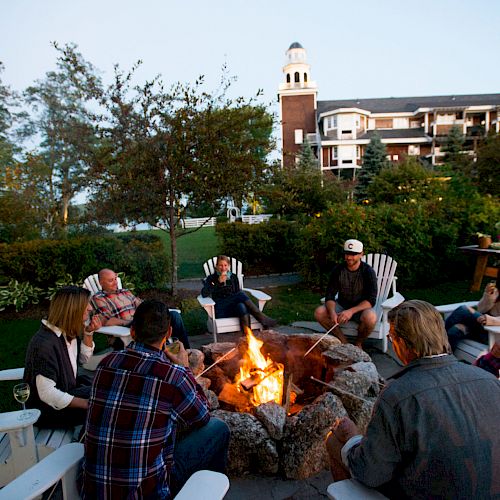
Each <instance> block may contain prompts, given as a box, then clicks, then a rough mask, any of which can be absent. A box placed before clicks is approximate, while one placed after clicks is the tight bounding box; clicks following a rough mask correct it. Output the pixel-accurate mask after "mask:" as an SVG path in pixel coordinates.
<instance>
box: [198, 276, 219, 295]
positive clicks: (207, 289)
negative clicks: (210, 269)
mask: <svg viewBox="0 0 500 500" xmlns="http://www.w3.org/2000/svg"><path fill="white" fill-rule="evenodd" d="M216 286H217V275H216V274H211V275H210V276H208V277H207V278H205V281H204V282H203V288H202V289H201V296H202V297H210V296H211V295H212V292H213V291H214V289H215V287H216Z"/></svg>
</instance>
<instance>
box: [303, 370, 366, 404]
mask: <svg viewBox="0 0 500 500" xmlns="http://www.w3.org/2000/svg"><path fill="white" fill-rule="evenodd" d="M311 380H314V382H318V383H319V384H322V385H326V386H327V387H329V388H330V389H332V390H333V391H336V392H340V394H344V395H345V396H350V397H351V398H356V399H359V400H360V401H363V403H370V404H371V403H372V402H371V401H368V399H365V398H362V397H361V396H356V394H353V393H352V392H349V391H344V389H339V388H338V387H335V386H333V385H330V384H327V383H326V382H323V381H322V380H320V379H318V378H315V377H313V376H312V375H311Z"/></svg>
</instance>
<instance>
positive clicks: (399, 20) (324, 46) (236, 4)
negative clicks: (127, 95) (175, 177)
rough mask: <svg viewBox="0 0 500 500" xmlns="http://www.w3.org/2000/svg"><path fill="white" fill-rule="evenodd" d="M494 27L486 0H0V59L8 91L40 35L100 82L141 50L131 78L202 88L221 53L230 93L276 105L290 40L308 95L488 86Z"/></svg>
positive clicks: (41, 70) (37, 70) (495, 13)
mask: <svg viewBox="0 0 500 500" xmlns="http://www.w3.org/2000/svg"><path fill="white" fill-rule="evenodd" d="M499 27H500V2H499V1H497V0H475V1H474V2H472V1H464V0H420V1H418V2H408V1H401V0H398V1H392V0H381V1H378V2H374V1H372V0H358V1H356V2H344V1H342V2H341V1H335V0H328V1H316V2H311V3H306V2H299V1H295V0H288V1H284V0H283V1H272V0H267V1H263V0H254V1H253V2H248V1H240V0H231V1H225V0H224V1H218V2H216V1H214V2H207V1H201V0H194V1H188V0H185V1H182V2H181V1H172V0H170V1H168V0H164V1H159V0H150V1H148V0H145V1H143V2H138V1H136V0H134V1H131V0H120V1H117V0H100V1H95V0H85V1H83V0H72V1H70V2H68V1H67V0H47V1H39V0H19V1H16V2H14V1H10V2H4V3H3V5H2V15H1V17H0V40H1V42H0V47H1V50H0V60H1V61H2V62H3V63H4V65H5V71H4V73H3V75H2V80H3V82H4V83H5V84H7V85H10V86H12V87H13V88H14V89H16V90H22V89H24V88H25V87H26V86H28V85H30V84H31V83H32V82H33V81H34V80H35V79H40V78H43V76H44V74H45V72H47V71H49V70H51V69H54V68H55V60H56V51H55V49H54V48H53V47H52V46H51V44H50V42H51V41H57V42H59V43H60V44H64V43H67V42H74V43H76V44H77V45H78V47H79V50H80V52H81V53H82V54H83V56H84V57H85V58H86V59H87V60H88V61H90V62H91V63H93V64H94V66H96V67H97V68H98V69H99V70H100V72H101V76H102V77H103V79H104V81H107V82H109V81H110V79H111V75H112V73H113V65H114V64H115V63H119V64H120V66H121V67H122V68H124V69H128V68H130V67H131V65H132V64H133V63H134V62H135V61H136V60H138V59H142V60H143V61H144V64H143V67H142V69H141V70H140V72H139V74H138V79H139V80H138V81H139V82H140V83H142V82H144V81H145V80H146V79H148V78H151V77H153V76H154V75H156V74H158V73H160V74H162V75H163V78H164V80H165V81H166V82H167V83H174V82H176V81H182V82H186V81H191V82H192V81H194V80H195V78H196V77H197V76H198V75H200V74H204V75H205V76H206V81H207V88H208V90H212V89H214V88H215V87H216V85H217V82H218V81H219V78H220V74H221V66H222V65H223V64H224V63H225V62H226V63H227V65H228V67H229V70H230V73H231V74H232V75H234V76H236V77H237V78H238V80H237V82H236V84H235V85H234V88H233V90H232V95H233V94H234V95H243V96H245V97H250V96H252V95H254V94H255V92H256V91H257V90H258V89H259V88H262V89H263V90H264V96H263V98H262V99H263V101H264V102H266V103H269V102H273V103H275V102H276V94H277V89H278V85H279V83H280V82H281V81H282V79H283V74H282V72H281V70H282V67H283V65H284V62H285V51H286V49H287V48H288V47H289V45H290V44H291V43H292V42H295V41H298V42H300V43H301V44H302V45H303V46H304V48H305V49H306V50H307V54H308V61H309V63H310V64H311V76H312V79H313V80H315V81H316V82H317V84H318V88H319V99H324V100H327V99H344V98H345V99H347V98H354V97H356V98H363V97H388V96H412V95H442V94H469V93H470V94H473V93H495V92H500V29H499ZM273 108H274V110H275V111H276V109H277V106H273Z"/></svg>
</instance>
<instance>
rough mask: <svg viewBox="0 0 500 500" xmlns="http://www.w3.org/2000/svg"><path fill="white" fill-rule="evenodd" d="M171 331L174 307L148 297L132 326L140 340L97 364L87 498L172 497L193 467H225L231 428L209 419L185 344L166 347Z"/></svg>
mask: <svg viewBox="0 0 500 500" xmlns="http://www.w3.org/2000/svg"><path fill="white" fill-rule="evenodd" d="M168 330H169V311H168V308H167V306H166V305H165V304H163V303H162V302H160V301H156V300H149V301H145V302H143V303H141V304H140V305H139V307H138V308H137V311H136V313H135V315H134V320H133V323H132V326H131V335H132V338H133V339H134V341H133V342H131V343H130V344H129V346H128V347H127V348H126V349H125V350H123V351H115V352H112V353H111V354H109V355H108V356H107V357H106V358H105V359H104V360H103V361H102V362H101V363H100V365H99V367H98V368H97V371H96V376H95V379H94V383H93V386H92V393H91V396H90V400H89V409H88V416H87V429H86V432H87V434H86V438H85V458H84V465H83V491H82V496H83V498H92V499H96V498H99V499H101V498H103V499H105V498H106V499H107V498H143V499H147V498H151V499H153V498H154V499H168V498H171V497H172V496H173V495H174V494H175V493H176V491H177V490H178V489H180V488H181V487H182V485H183V484H184V482H185V481H186V480H187V479H188V478H189V476H190V475H191V474H192V473H193V472H196V471H197V470H201V469H209V470H214V471H218V472H223V471H224V469H225V465H226V458H227V447H228V441H229V429H228V428H227V426H226V424H225V423H223V422H222V421H220V420H217V419H215V418H210V415H209V412H208V407H207V400H206V398H205V395H204V393H203V390H202V389H201V387H200V386H199V385H198V384H197V383H196V381H195V379H194V377H193V375H192V373H191V371H190V369H189V362H188V356H187V352H186V351H185V349H184V347H183V346H182V345H181V346H180V351H179V353H178V354H172V353H170V352H169V351H164V350H163V347H164V344H165V341H166V339H167V336H168V333H167V332H168ZM179 431H183V434H182V437H180V436H179V434H178V433H179Z"/></svg>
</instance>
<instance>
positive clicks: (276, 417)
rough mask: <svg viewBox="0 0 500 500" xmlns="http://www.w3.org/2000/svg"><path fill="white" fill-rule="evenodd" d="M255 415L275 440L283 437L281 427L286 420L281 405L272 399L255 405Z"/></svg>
mask: <svg viewBox="0 0 500 500" xmlns="http://www.w3.org/2000/svg"><path fill="white" fill-rule="evenodd" d="M255 416H256V417H257V418H258V419H259V420H260V422H261V423H262V424H263V425H264V427H265V428H266V429H267V432H269V436H271V437H272V438H273V439H275V440H276V441H279V440H280V439H281V438H282V437H283V428H284V427H285V422H286V411H285V409H284V408H283V406H281V405H279V404H277V403H275V402H274V401H270V402H269V403H264V404H262V405H259V406H257V408H256V409H255Z"/></svg>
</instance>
